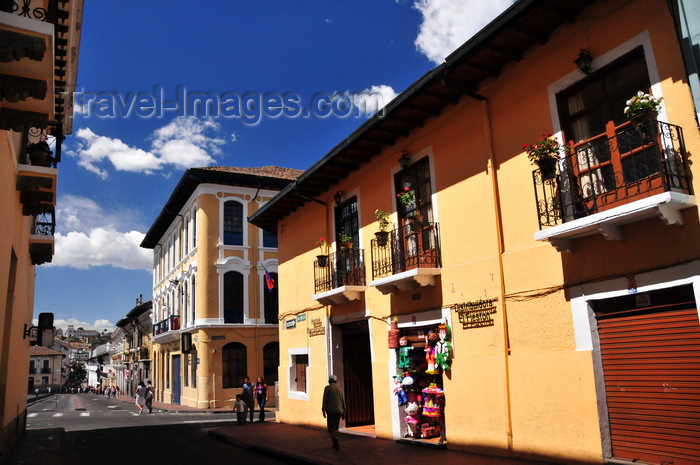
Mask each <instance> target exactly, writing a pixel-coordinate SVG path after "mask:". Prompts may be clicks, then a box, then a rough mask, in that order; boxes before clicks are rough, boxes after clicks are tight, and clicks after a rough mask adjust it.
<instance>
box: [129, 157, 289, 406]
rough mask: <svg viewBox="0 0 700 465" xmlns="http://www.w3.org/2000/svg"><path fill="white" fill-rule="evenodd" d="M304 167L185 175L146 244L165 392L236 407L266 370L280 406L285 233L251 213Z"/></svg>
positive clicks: (178, 399) (158, 369)
mask: <svg viewBox="0 0 700 465" xmlns="http://www.w3.org/2000/svg"><path fill="white" fill-rule="evenodd" d="M299 174H301V171H299V170H293V169H287V168H278V167H271V166H268V167H260V168H235V167H208V168H192V169H189V170H187V171H186V172H185V174H184V175H183V176H182V179H180V182H179V183H178V185H177V186H176V187H175V190H174V191H173V193H172V195H171V196H170V199H169V200H168V202H167V203H166V204H165V206H164V207H163V210H162V211H161V213H160V215H159V216H158V218H157V219H156V221H155V222H154V223H153V225H152V226H151V228H150V230H149V231H148V233H147V234H146V237H145V238H144V240H143V242H142V243H141V246H142V247H145V248H149V249H153V251H154V261H153V266H154V270H153V316H152V321H153V338H152V354H151V369H152V371H153V386H154V392H155V393H156V400H159V401H165V402H171V403H176V404H182V405H189V406H192V407H197V408H215V407H222V406H231V405H233V402H234V401H235V396H236V394H238V393H240V391H241V389H240V388H241V386H242V385H243V378H244V377H246V376H249V377H250V378H251V380H253V381H255V379H256V378H257V377H263V379H264V380H265V381H266V382H267V384H268V385H269V386H270V390H269V393H268V394H269V403H268V405H270V406H274V405H275V404H274V385H275V381H277V366H278V364H279V344H278V332H277V312H278V302H277V289H278V287H277V286H278V281H279V280H278V278H277V235H276V234H274V233H271V234H268V233H264V232H263V231H262V230H260V229H259V228H257V227H254V226H252V225H249V224H248V223H247V222H246V218H247V217H248V216H249V215H251V214H252V213H254V212H256V211H257V210H258V209H259V208H260V205H263V204H264V203H265V202H267V201H268V200H269V199H270V198H272V197H273V196H274V195H275V194H276V193H278V192H279V191H280V190H281V189H282V188H283V187H285V186H287V185H288V184H289V183H290V182H291V181H293V180H294V179H295V178H296V176H298V175H299ZM266 273H269V277H270V278H271V280H272V281H273V282H271V283H270V286H269V288H268V284H267V282H266Z"/></svg>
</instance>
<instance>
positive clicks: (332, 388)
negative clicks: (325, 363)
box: [321, 375, 347, 450]
mask: <svg viewBox="0 0 700 465" xmlns="http://www.w3.org/2000/svg"><path fill="white" fill-rule="evenodd" d="M337 381H338V378H337V377H336V376H335V375H331V376H330V378H328V386H326V387H325V389H324V390H323V406H322V407H321V410H322V411H323V418H325V419H326V425H327V427H328V434H329V435H330V437H331V441H333V449H335V450H339V449H340V443H339V442H338V428H339V427H340V419H341V418H342V419H345V414H346V413H347V408H346V406H345V395H344V394H343V389H342V388H341V387H340V386H338V385H337V384H336V382H337Z"/></svg>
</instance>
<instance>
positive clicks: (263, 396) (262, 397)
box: [255, 376, 267, 421]
mask: <svg viewBox="0 0 700 465" xmlns="http://www.w3.org/2000/svg"><path fill="white" fill-rule="evenodd" d="M255 397H256V400H257V401H258V406H259V407H260V420H259V421H265V404H266V403H267V384H265V380H264V379H263V378H262V377H261V376H258V381H257V382H256V383H255Z"/></svg>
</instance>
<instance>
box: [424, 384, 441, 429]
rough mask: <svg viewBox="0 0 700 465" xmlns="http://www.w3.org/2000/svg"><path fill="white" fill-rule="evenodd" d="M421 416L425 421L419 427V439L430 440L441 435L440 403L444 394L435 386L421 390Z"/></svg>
mask: <svg viewBox="0 0 700 465" xmlns="http://www.w3.org/2000/svg"><path fill="white" fill-rule="evenodd" d="M423 395H424V396H425V400H424V402H423V416H424V417H425V419H426V420H427V421H426V422H425V423H423V424H422V425H421V437H422V438H432V437H435V436H439V435H440V434H441V427H440V425H441V423H442V421H441V420H442V418H441V416H442V401H443V399H444V393H443V390H442V389H441V388H439V387H438V385H437V384H435V383H432V384H431V385H430V386H428V387H426V388H425V389H423Z"/></svg>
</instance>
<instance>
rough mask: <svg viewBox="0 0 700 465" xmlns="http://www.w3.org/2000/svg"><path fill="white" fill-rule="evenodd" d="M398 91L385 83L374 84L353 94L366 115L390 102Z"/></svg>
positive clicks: (356, 102)
mask: <svg viewBox="0 0 700 465" xmlns="http://www.w3.org/2000/svg"><path fill="white" fill-rule="evenodd" d="M396 95H397V94H396V91H395V90H394V89H393V88H392V87H391V86H387V85H385V84H381V85H378V86H372V87H370V88H368V89H365V90H363V91H362V92H358V93H357V94H354V95H353V98H354V101H355V106H359V108H360V110H361V111H363V112H364V114H365V115H369V114H374V113H376V112H377V111H378V110H381V109H382V108H384V107H385V106H387V105H388V104H389V102H391V101H392V100H394V98H395V97H396Z"/></svg>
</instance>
